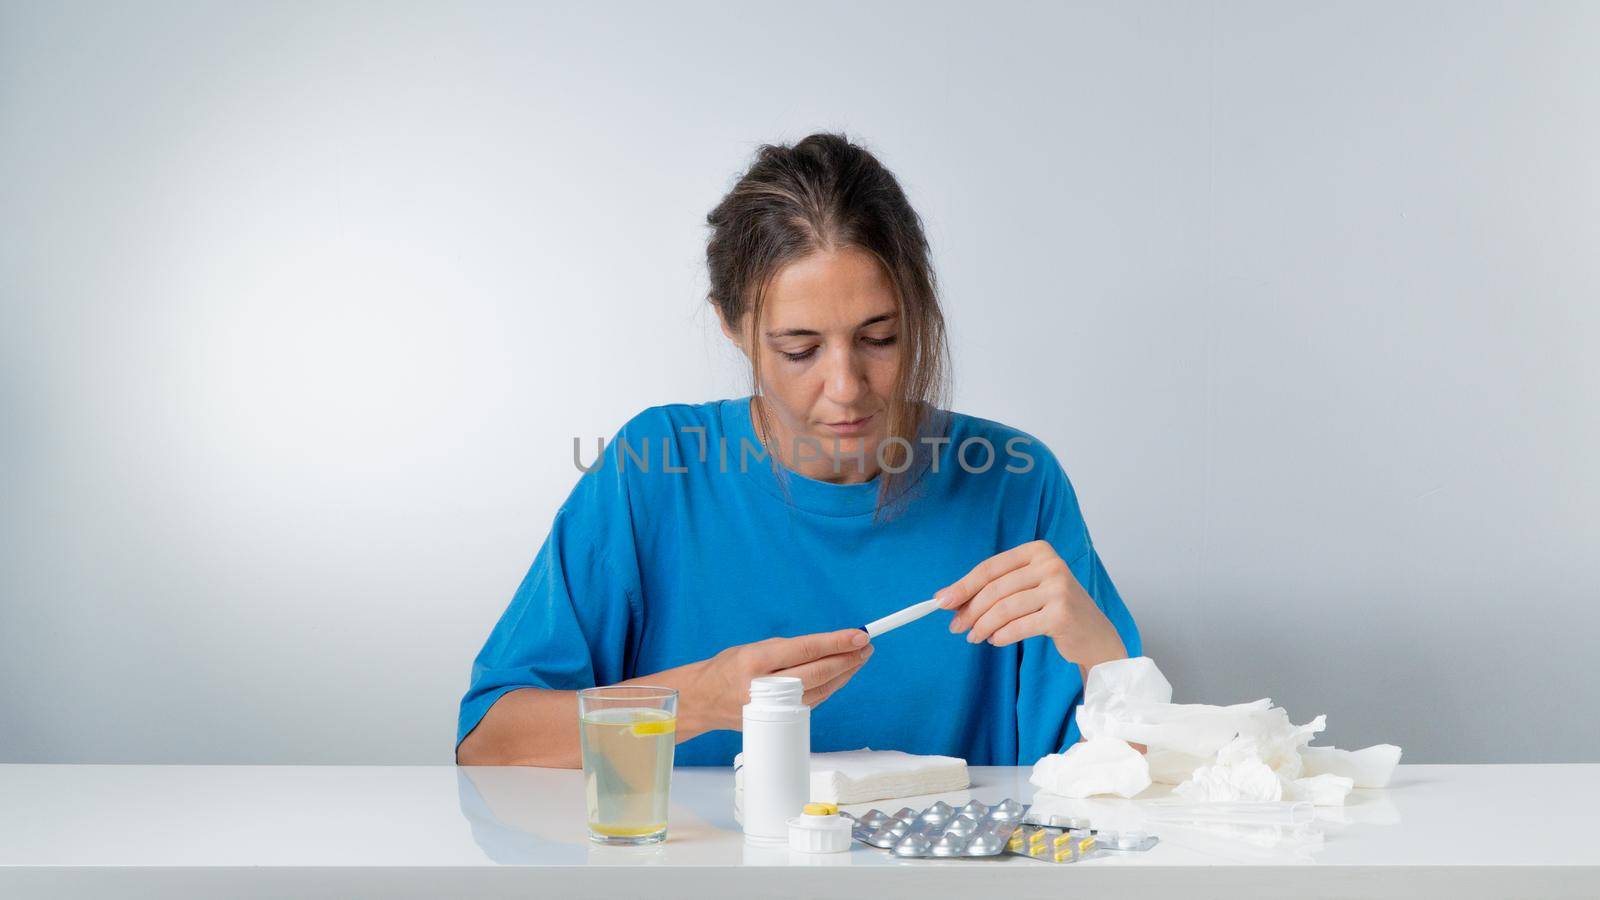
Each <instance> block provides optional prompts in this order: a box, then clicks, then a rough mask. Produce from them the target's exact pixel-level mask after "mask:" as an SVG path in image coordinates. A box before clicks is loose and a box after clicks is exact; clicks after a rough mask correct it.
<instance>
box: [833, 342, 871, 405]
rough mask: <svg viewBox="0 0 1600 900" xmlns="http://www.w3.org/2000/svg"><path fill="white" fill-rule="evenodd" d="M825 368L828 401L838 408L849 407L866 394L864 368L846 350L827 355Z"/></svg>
mask: <svg viewBox="0 0 1600 900" xmlns="http://www.w3.org/2000/svg"><path fill="white" fill-rule="evenodd" d="M827 367H828V368H827V372H826V373H825V374H824V378H825V379H826V381H825V383H824V384H825V391H826V394H827V397H828V399H829V400H830V401H832V402H834V403H836V404H838V405H840V406H849V405H851V404H853V403H855V402H856V401H857V400H859V399H860V398H861V395H862V394H865V393H866V390H867V373H866V367H865V366H863V365H862V364H861V361H860V360H858V359H857V358H856V354H855V353H853V352H851V351H850V350H846V349H839V350H835V351H834V352H833V353H830V354H829V355H828V360H827Z"/></svg>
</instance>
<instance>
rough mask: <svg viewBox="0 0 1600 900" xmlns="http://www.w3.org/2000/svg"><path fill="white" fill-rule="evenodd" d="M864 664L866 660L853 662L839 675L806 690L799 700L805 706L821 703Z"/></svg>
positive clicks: (842, 685) (852, 676) (843, 684)
mask: <svg viewBox="0 0 1600 900" xmlns="http://www.w3.org/2000/svg"><path fill="white" fill-rule="evenodd" d="M866 664H867V663H866V660H864V659H863V660H862V661H861V662H859V663H857V664H855V665H854V666H852V667H851V668H849V669H846V670H845V671H844V672H842V673H840V674H839V675H836V676H834V677H833V678H832V679H831V680H829V681H826V682H824V683H822V684H820V685H818V686H816V687H814V688H812V689H811V690H808V691H806V692H805V693H804V694H802V695H801V701H802V702H804V703H805V705H807V706H816V705H817V704H818V703H821V702H822V701H824V700H826V699H828V698H829V697H832V696H833V693H834V692H835V691H837V690H838V689H839V688H842V687H844V686H845V682H847V681H849V680H850V679H852V678H854V677H855V675H856V673H857V672H859V671H861V667H862V666H864V665H866Z"/></svg>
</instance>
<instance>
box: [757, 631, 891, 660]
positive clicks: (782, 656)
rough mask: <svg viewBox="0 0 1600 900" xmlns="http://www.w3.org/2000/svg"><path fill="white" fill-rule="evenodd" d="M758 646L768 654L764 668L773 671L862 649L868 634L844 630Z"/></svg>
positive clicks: (774, 639)
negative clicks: (767, 667) (766, 666)
mask: <svg viewBox="0 0 1600 900" xmlns="http://www.w3.org/2000/svg"><path fill="white" fill-rule="evenodd" d="M761 643H762V644H763V645H764V650H765V652H766V653H767V654H768V655H767V658H766V660H765V662H766V663H767V665H768V666H769V667H770V668H773V669H787V668H790V667H792V666H798V665H800V664H801V663H805V662H810V661H811V660H814V659H820V658H822V657H824V656H833V655H835V654H839V653H848V652H850V651H851V650H855V649H857V648H860V647H865V646H866V645H867V633H866V632H865V631H862V630H861V629H859V628H845V629H843V630H841V631H823V632H818V633H817V634H802V635H800V636H799V637H792V638H772V639H770V640H767V641H762V642H761Z"/></svg>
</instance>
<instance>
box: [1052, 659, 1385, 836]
mask: <svg viewBox="0 0 1600 900" xmlns="http://www.w3.org/2000/svg"><path fill="white" fill-rule="evenodd" d="M1077 720H1078V730H1079V731H1080V732H1082V734H1083V737H1084V741H1083V742H1082V743H1079V744H1076V745H1074V746H1073V747H1071V748H1070V749H1068V750H1067V752H1066V753H1056V754H1051V755H1050V756H1046V757H1045V758H1043V759H1041V760H1039V762H1038V764H1037V765H1035V766H1034V767H1033V776H1032V778H1031V779H1030V780H1031V781H1032V782H1033V783H1034V784H1035V785H1037V786H1038V787H1039V788H1041V789H1043V790H1045V791H1048V792H1050V793H1052V794H1060V795H1061V796H1063V797H1089V796H1092V795H1097V794H1115V795H1117V796H1121V797H1132V796H1133V795H1135V794H1138V793H1139V792H1141V791H1143V790H1144V789H1145V788H1148V787H1149V786H1150V784H1151V783H1152V782H1160V783H1162V784H1172V785H1177V787H1174V788H1173V789H1172V793H1174V794H1176V795H1178V796H1180V797H1183V798H1184V799H1186V800H1189V801H1194V802H1202V803H1203V802H1210V801H1277V800H1305V801H1309V802H1310V803H1312V804H1313V805H1316V806H1343V805H1344V802H1345V798H1346V797H1347V796H1348V795H1349V793H1350V791H1351V789H1352V788H1356V787H1363V788H1369V787H1384V786H1386V785H1388V783H1389V779H1390V777H1391V776H1392V775H1393V774H1394V768H1395V766H1396V765H1397V764H1399V762H1400V748H1399V747H1396V746H1394V745H1392V744H1378V745H1377V746H1374V747H1368V748H1366V749H1365V750H1357V751H1354V752H1351V751H1349V750H1339V749H1337V748H1334V747H1310V746H1307V745H1308V744H1310V743H1311V739H1312V737H1313V736H1315V735H1316V733H1317V732H1319V731H1321V730H1322V729H1323V727H1324V726H1325V725H1326V723H1327V716H1317V717H1316V718H1315V719H1312V720H1311V721H1310V722H1308V723H1306V724H1305V725H1294V724H1292V723H1291V722H1290V721H1289V714H1288V713H1287V712H1286V711H1284V710H1283V709H1282V708H1280V707H1275V706H1273V705H1272V701H1271V700H1257V701H1255V702H1253V703H1240V704H1237V705H1234V706H1207V705H1205V704H1201V703H1173V702H1172V684H1171V683H1170V682H1168V681H1167V679H1166V677H1165V676H1163V675H1162V674H1161V670H1160V669H1157V668H1156V664H1155V663H1154V662H1152V661H1151V660H1150V659H1149V658H1148V657H1142V656H1141V657H1138V658H1136V659H1120V660H1115V661H1113V662H1108V663H1101V664H1100V665H1098V666H1095V667H1094V668H1093V669H1090V670H1089V681H1088V684H1086V685H1085V686H1084V692H1083V705H1082V706H1079V707H1078V712H1077ZM1131 744H1143V745H1144V746H1145V747H1146V748H1148V751H1149V752H1148V755H1147V754H1143V753H1140V752H1139V751H1138V750H1137V749H1135V748H1134V747H1132V746H1131Z"/></svg>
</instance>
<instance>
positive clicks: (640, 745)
mask: <svg viewBox="0 0 1600 900" xmlns="http://www.w3.org/2000/svg"><path fill="white" fill-rule="evenodd" d="M677 731H678V692H677V691H676V690H675V689H673V688H664V687H645V686H639V687H630V686H626V685H617V686H614V687H594V688H586V689H584V690H581V691H579V692H578V736H579V740H580V741H581V742H582V745H583V782H584V790H585V792H586V794H587V795H588V801H589V839H590V840H592V841H595V842H596V843H601V844H654V843H657V842H658V841H662V840H665V839H666V837H667V791H668V789H669V788H670V787H671V785H672V751H673V748H674V747H675V746H677Z"/></svg>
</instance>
